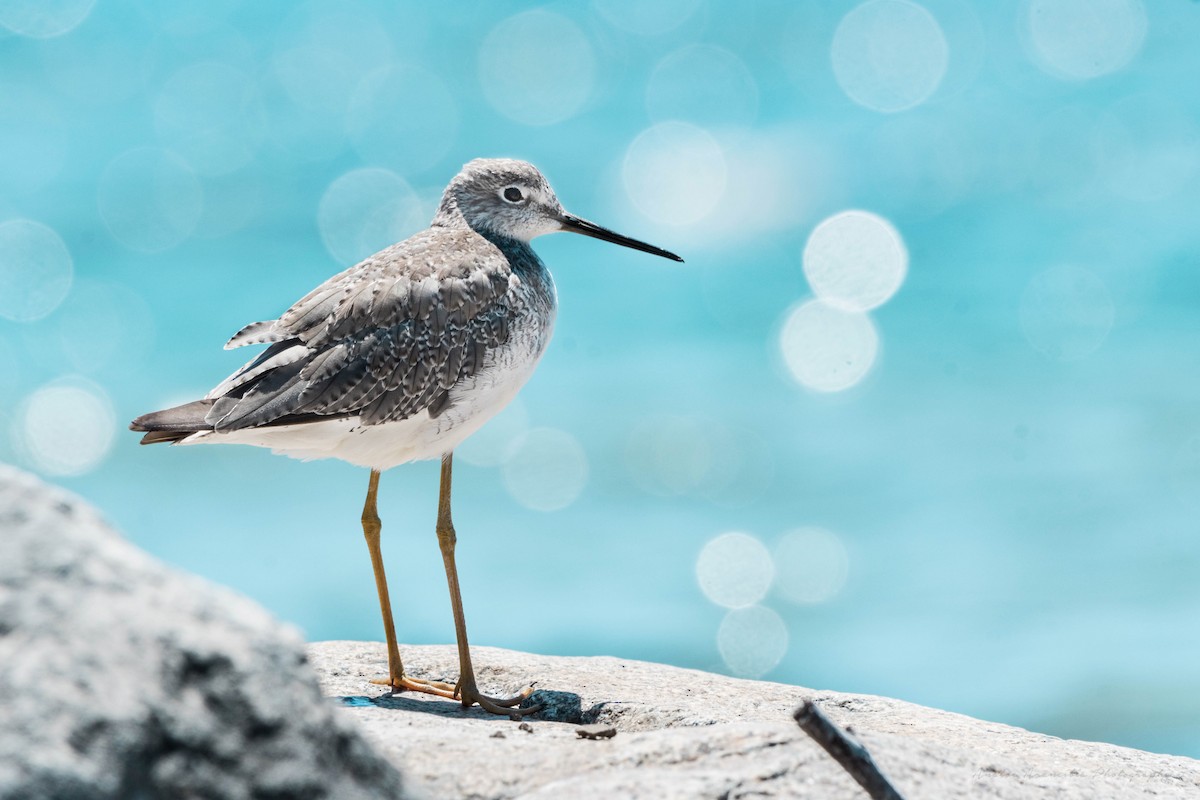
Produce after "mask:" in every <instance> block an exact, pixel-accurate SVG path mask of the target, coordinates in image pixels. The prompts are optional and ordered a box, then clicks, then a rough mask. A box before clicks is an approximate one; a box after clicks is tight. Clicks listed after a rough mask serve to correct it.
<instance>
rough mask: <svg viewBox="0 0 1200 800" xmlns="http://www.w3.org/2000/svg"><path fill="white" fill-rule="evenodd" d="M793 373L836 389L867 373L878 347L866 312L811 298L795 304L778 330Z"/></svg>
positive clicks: (818, 387)
mask: <svg viewBox="0 0 1200 800" xmlns="http://www.w3.org/2000/svg"><path fill="white" fill-rule="evenodd" d="M779 347H780V350H781V352H782V354H783V360H784V363H785V364H786V365H787V368H788V370H789V371H790V372H791V374H792V377H793V378H795V379H796V381H797V382H798V383H800V384H801V385H802V386H804V387H806V388H808V389H812V390H814V391H818V392H840V391H842V390H844V389H849V388H850V387H851V386H854V385H855V384H857V383H858V382H859V381H861V380H862V379H863V378H865V377H866V376H867V373H869V372H870V371H871V367H872V366H873V365H874V363H875V357H876V355H877V354H878V352H879V334H878V333H876V332H875V325H874V324H873V323H872V322H871V319H870V317H868V316H867V315H866V314H863V313H861V312H857V311H846V310H844V309H840V308H835V307H834V306H831V305H829V304H827V303H825V302H824V301H822V300H809V301H807V302H805V303H802V304H801V305H799V306H797V307H796V308H794V309H793V310H792V311H791V313H790V314H788V317H787V320H786V321H785V322H784V325H783V330H782V331H781V332H780V334H779Z"/></svg>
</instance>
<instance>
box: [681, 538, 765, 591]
mask: <svg viewBox="0 0 1200 800" xmlns="http://www.w3.org/2000/svg"><path fill="white" fill-rule="evenodd" d="M774 577H775V565H774V564H773V563H772V561H771V554H770V552H769V551H768V550H767V548H766V546H765V545H763V543H762V542H760V541H759V540H758V539H756V538H755V537H753V536H751V535H750V534H748V533H740V532H734V533H723V534H721V535H720V536H717V537H715V538H713V539H711V540H709V542H708V543H707V544H705V545H704V547H703V549H701V550H700V555H699V557H698V558H697V559H696V581H697V582H698V583H699V584H700V590H701V591H702V592H704V596H705V597H707V598H708V599H709V600H711V601H712V602H714V603H716V604H717V605H719V606H724V607H725V608H745V607H747V606H752V605H754V604H755V603H757V602H758V601H759V600H762V599H763V597H765V596H766V594H767V590H768V589H770V588H771V581H772V580H773V579H774Z"/></svg>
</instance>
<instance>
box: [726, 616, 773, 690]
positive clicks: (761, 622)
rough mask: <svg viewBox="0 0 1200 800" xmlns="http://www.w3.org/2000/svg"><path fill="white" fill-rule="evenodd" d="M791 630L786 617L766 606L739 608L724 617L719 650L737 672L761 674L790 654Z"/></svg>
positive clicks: (742, 675)
mask: <svg viewBox="0 0 1200 800" xmlns="http://www.w3.org/2000/svg"><path fill="white" fill-rule="evenodd" d="M787 647H788V632H787V626H786V625H785V624H784V622H783V618H782V617H780V616H779V614H777V613H775V612H774V611H772V610H771V609H769V608H766V607H764V606H750V607H749V608H735V609H733V610H731V611H729V613H727V614H726V615H725V618H724V619H722V620H721V627H720V628H719V629H718V630H717V650H718V651H719V652H720V653H721V660H722V661H724V662H725V666H726V667H727V668H728V669H729V671H730V672H732V673H733V674H734V675H738V676H740V677H743V678H761V677H762V676H763V675H766V674H767V673H768V672H770V671H771V670H772V669H774V668H775V667H776V666H778V664H779V662H780V661H782V660H783V657H784V655H786V654H787Z"/></svg>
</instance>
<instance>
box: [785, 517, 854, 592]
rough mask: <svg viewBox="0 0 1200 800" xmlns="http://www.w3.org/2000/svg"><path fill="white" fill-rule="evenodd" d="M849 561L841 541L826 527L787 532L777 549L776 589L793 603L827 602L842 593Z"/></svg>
mask: <svg viewBox="0 0 1200 800" xmlns="http://www.w3.org/2000/svg"><path fill="white" fill-rule="evenodd" d="M849 570H850V558H849V556H848V555H847V553H846V547H845V545H843V544H842V540H841V539H839V538H838V536H837V535H836V534H834V533H832V532H831V531H827V530H825V529H824V528H799V529H797V530H794V531H789V532H788V533H785V534H784V535H783V537H782V538H781V539H780V540H779V543H778V544H777V545H776V546H775V590H776V591H777V592H779V593H780V594H781V595H783V596H784V597H785V598H786V599H788V600H790V601H791V602H793V603H801V604H812V603H824V602H826V601H828V600H830V599H832V598H833V597H835V596H836V595H837V594H838V592H840V591H841V590H842V587H843V586H844V585H845V583H846V576H847V574H848V573H849Z"/></svg>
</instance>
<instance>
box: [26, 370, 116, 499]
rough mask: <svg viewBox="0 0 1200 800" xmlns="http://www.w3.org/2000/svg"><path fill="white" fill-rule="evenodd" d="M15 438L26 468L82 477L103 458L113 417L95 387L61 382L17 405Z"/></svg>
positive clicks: (109, 442)
mask: <svg viewBox="0 0 1200 800" xmlns="http://www.w3.org/2000/svg"><path fill="white" fill-rule="evenodd" d="M14 424H15V430H14V434H15V436H14V438H15V439H16V440H17V442H18V443H19V444H20V447H21V449H22V450H23V451H24V454H25V456H26V458H28V460H29V462H30V464H31V465H32V466H33V467H34V468H35V469H37V470H38V471H39V472H42V473H44V474H47V475H61V476H68V475H83V474H84V473H86V472H90V471H91V470H93V469H95V468H96V467H97V466H99V465H100V463H101V462H102V461H103V460H104V459H105V457H106V456H107V455H108V452H109V450H110V449H111V448H112V443H113V437H114V435H115V433H116V417H115V416H114V414H113V410H112V404H111V403H110V402H109V399H108V396H107V395H106V394H105V393H104V390H103V389H101V388H100V387H99V386H95V385H93V384H90V383H87V382H85V381H82V380H72V379H64V380H61V381H56V382H54V383H51V384H47V385H46V386H43V387H42V388H40V389H38V390H36V391H35V392H33V394H31V395H30V396H29V397H28V398H26V399H25V401H24V402H23V403H22V404H21V408H20V410H19V411H18V413H17V417H16V419H15V421H14Z"/></svg>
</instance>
